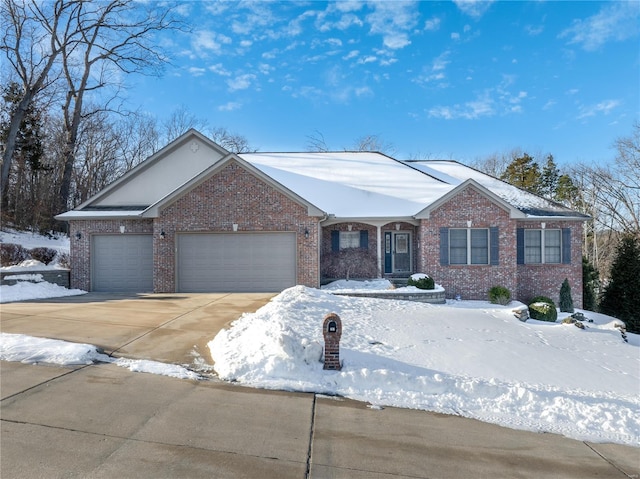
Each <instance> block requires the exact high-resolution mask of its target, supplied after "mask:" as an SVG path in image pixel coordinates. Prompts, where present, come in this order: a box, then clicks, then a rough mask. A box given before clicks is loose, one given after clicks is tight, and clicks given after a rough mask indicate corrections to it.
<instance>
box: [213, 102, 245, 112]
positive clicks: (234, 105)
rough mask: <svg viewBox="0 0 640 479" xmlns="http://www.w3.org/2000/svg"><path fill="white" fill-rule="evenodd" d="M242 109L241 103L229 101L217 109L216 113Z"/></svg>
mask: <svg viewBox="0 0 640 479" xmlns="http://www.w3.org/2000/svg"><path fill="white" fill-rule="evenodd" d="M241 107H242V103H239V102H236V101H230V102H227V103H225V104H224V105H220V106H219V107H218V111H234V110H238V109H240V108H241Z"/></svg>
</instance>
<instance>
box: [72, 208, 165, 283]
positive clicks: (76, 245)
mask: <svg viewBox="0 0 640 479" xmlns="http://www.w3.org/2000/svg"><path fill="white" fill-rule="evenodd" d="M120 226H124V231H125V232H124V233H120ZM77 233H80V234H81V238H80V239H77V238H76V234H77ZM141 233H153V220H152V219H139V220H137V219H136V220H85V221H70V222H69V238H71V243H72V244H71V250H70V260H71V278H70V281H71V287H72V288H77V289H82V290H84V291H91V237H92V236H93V235H96V234H141ZM154 242H155V240H154Z"/></svg>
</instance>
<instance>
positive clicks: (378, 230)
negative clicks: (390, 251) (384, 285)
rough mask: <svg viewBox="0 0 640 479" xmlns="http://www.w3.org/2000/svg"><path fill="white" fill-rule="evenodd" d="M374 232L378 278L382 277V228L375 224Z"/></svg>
mask: <svg viewBox="0 0 640 479" xmlns="http://www.w3.org/2000/svg"><path fill="white" fill-rule="evenodd" d="M376 232H377V235H378V252H377V253H378V278H382V228H381V227H380V225H377V226H376Z"/></svg>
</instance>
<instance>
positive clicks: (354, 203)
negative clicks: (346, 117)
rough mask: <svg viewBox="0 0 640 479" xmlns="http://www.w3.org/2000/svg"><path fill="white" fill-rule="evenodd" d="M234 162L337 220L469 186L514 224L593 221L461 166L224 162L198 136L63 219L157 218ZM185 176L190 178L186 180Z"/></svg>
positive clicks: (387, 213) (298, 158) (248, 158)
mask: <svg viewBox="0 0 640 479" xmlns="http://www.w3.org/2000/svg"><path fill="white" fill-rule="evenodd" d="M172 145H173V146H172ZM203 146H204V147H203ZM231 159H235V160H236V161H239V162H240V163H244V164H245V167H247V168H249V169H253V170H254V172H255V173H259V174H260V175H264V178H266V179H268V180H269V181H271V180H273V182H274V184H275V185H276V186H277V187H281V188H282V190H283V191H284V192H286V193H288V194H290V195H291V196H293V197H297V198H298V199H299V200H302V201H303V202H304V203H306V204H307V205H308V206H309V207H310V211H314V212H316V213H317V212H318V211H320V212H321V213H324V214H326V215H327V216H330V217H333V218H336V219H339V218H349V219H357V218H360V219H371V220H373V219H376V218H377V219H386V218H406V219H410V218H416V216H417V215H419V214H423V213H422V212H424V211H425V210H426V209H428V208H429V207H430V206H432V207H433V206H436V205H438V204H439V203H440V202H441V201H442V200H443V199H445V198H448V197H449V196H450V195H452V194H455V191H454V190H455V189H456V188H464V187H465V186H466V185H464V186H461V185H463V184H464V183H465V182H469V181H470V180H472V181H471V183H472V184H473V185H474V186H476V187H477V188H478V189H479V190H481V191H484V193H485V194H487V196H488V197H490V198H491V199H492V200H494V201H498V202H500V203H503V206H504V207H505V208H508V209H509V210H510V211H511V212H512V213H513V217H521V218H526V217H563V218H572V219H584V218H586V216H585V215H582V214H579V213H577V212H575V211H572V210H569V209H568V208H565V207H564V206H562V205H559V204H557V203H553V202H551V201H549V200H546V199H544V198H540V197H538V196H536V195H533V194H531V193H527V192H525V191H522V190H520V189H518V188H516V187H514V186H512V185H509V184H508V183H505V182H503V181H501V180H498V179H496V178H493V177H491V176H489V175H486V174H484V173H481V172H479V171H477V170H474V169H473V168H469V167H467V166H465V165H462V164H460V163H458V162H455V161H416V162H414V161H410V162H403V161H399V160H396V159H394V158H391V157H389V156H386V155H383V154H381V153H377V152H348V151H340V152H298V153H286V152H280V153H243V154H239V155H233V154H230V153H227V154H225V151H224V150H223V149H222V148H221V147H219V146H218V145H216V144H215V143H212V142H211V140H209V139H207V138H206V137H204V136H203V135H202V134H200V133H198V132H196V131H195V130H190V131H189V132H187V133H186V134H185V135H183V136H182V137H180V138H178V139H177V140H176V141H175V142H174V143H172V144H171V145H169V146H167V147H165V148H164V149H163V150H161V151H160V152H158V153H156V154H155V155H153V156H152V157H150V158H149V159H148V160H146V161H145V162H143V163H142V164H141V165H139V166H138V167H137V168H135V169H134V170H132V171H130V172H129V173H127V174H126V175H125V176H124V177H123V178H121V179H120V180H118V181H116V182H115V183H113V184H112V185H110V186H109V187H108V188H106V189H105V190H103V191H102V192H100V193H98V194H97V195H96V196H94V197H93V198H91V199H89V200H88V201H87V202H85V203H83V204H82V205H80V206H79V207H78V208H76V209H75V210H73V211H69V212H67V213H63V214H61V215H58V216H57V218H58V219H61V220H71V219H90V218H123V217H143V216H144V217H153V216H155V215H157V213H158V211H159V209H158V205H162V204H163V203H164V202H165V201H167V199H171V198H174V197H175V196H176V195H179V194H182V193H183V192H184V191H186V190H188V188H189V185H194V184H196V183H198V182H200V181H202V180H203V179H204V178H205V177H208V175H211V174H213V172H215V171H216V170H217V168H216V167H217V166H218V165H222V164H225V162H227V161H229V160H231ZM176 171H180V174H177V173H176ZM185 172H187V174H190V176H189V177H185ZM148 183H151V184H152V185H153V187H149V185H148ZM142 200H145V201H144V204H143V201H142ZM132 205H135V206H132ZM420 217H422V216H420Z"/></svg>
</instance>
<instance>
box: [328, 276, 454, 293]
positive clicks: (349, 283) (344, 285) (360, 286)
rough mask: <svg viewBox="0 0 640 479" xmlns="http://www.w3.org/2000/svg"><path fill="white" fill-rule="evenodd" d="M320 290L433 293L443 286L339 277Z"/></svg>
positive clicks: (334, 291)
mask: <svg viewBox="0 0 640 479" xmlns="http://www.w3.org/2000/svg"><path fill="white" fill-rule="evenodd" d="M426 276H427V275H426V274H423V273H417V274H414V275H412V276H411V277H412V278H414V279H420V278H421V277H426ZM321 289H322V290H324V291H328V292H331V293H369V292H372V291H384V292H385V294H392V293H396V294H406V293H411V294H415V293H434V292H442V291H444V288H443V287H442V286H440V285H439V284H436V285H435V287H434V288H433V289H420V288H417V287H415V286H404V287H401V288H396V287H395V286H394V285H393V283H392V282H391V281H389V280H388V279H370V280H366V281H357V280H352V279H339V280H336V281H333V282H331V283H329V284H325V285H324V286H322V287H321Z"/></svg>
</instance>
